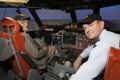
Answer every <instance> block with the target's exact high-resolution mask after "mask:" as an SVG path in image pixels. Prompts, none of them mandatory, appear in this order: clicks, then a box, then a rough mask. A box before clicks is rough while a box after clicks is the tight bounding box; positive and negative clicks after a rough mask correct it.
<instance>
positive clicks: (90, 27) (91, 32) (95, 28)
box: [83, 20, 104, 39]
mask: <svg viewBox="0 0 120 80" xmlns="http://www.w3.org/2000/svg"><path fill="white" fill-rule="evenodd" d="M83 28H84V30H85V34H86V36H87V37H88V38H89V39H94V38H96V37H98V36H99V35H100V34H101V32H102V30H103V29H104V22H103V21H97V20H95V21H93V22H92V23H91V24H84V25H83Z"/></svg>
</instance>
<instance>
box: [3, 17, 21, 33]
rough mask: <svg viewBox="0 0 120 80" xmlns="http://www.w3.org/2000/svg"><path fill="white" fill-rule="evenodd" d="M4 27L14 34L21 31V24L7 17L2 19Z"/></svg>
mask: <svg viewBox="0 0 120 80" xmlns="http://www.w3.org/2000/svg"><path fill="white" fill-rule="evenodd" d="M2 26H3V29H4V28H9V29H10V30H11V31H12V32H13V33H18V32H19V31H20V24H19V23H18V22H17V21H16V20H14V19H13V18H10V17H5V18H3V19H2Z"/></svg>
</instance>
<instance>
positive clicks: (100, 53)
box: [70, 29, 120, 80]
mask: <svg viewBox="0 0 120 80" xmlns="http://www.w3.org/2000/svg"><path fill="white" fill-rule="evenodd" d="M119 41H120V35H119V34H116V33H113V32H110V31H107V30H105V29H104V30H103V31H102V33H101V35H100V36H99V41H97V42H96V43H95V45H96V46H95V47H94V48H93V45H92V46H89V47H88V48H86V49H85V50H84V51H83V52H82V53H81V54H80V56H82V57H83V58H85V57H87V56H89V57H88V60H87V61H86V62H85V63H83V64H82V65H81V66H80V68H79V69H78V71H77V72H76V73H75V74H73V75H72V76H71V79H70V80H93V78H95V77H96V76H98V75H99V74H100V72H101V71H102V70H103V69H104V68H105V66H106V63H107V60H108V56H109V50H110V47H114V48H119Z"/></svg>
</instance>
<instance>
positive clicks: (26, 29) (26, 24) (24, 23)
mask: <svg viewBox="0 0 120 80" xmlns="http://www.w3.org/2000/svg"><path fill="white" fill-rule="evenodd" d="M18 22H19V23H20V25H21V26H22V28H23V30H24V31H28V21H27V20H24V21H18Z"/></svg>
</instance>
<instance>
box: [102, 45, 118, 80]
mask: <svg viewBox="0 0 120 80" xmlns="http://www.w3.org/2000/svg"><path fill="white" fill-rule="evenodd" d="M104 80H120V49H115V48H113V47H112V48H111V49H110V55H109V60H108V63H107V66H106V70H105V75H104Z"/></svg>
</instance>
